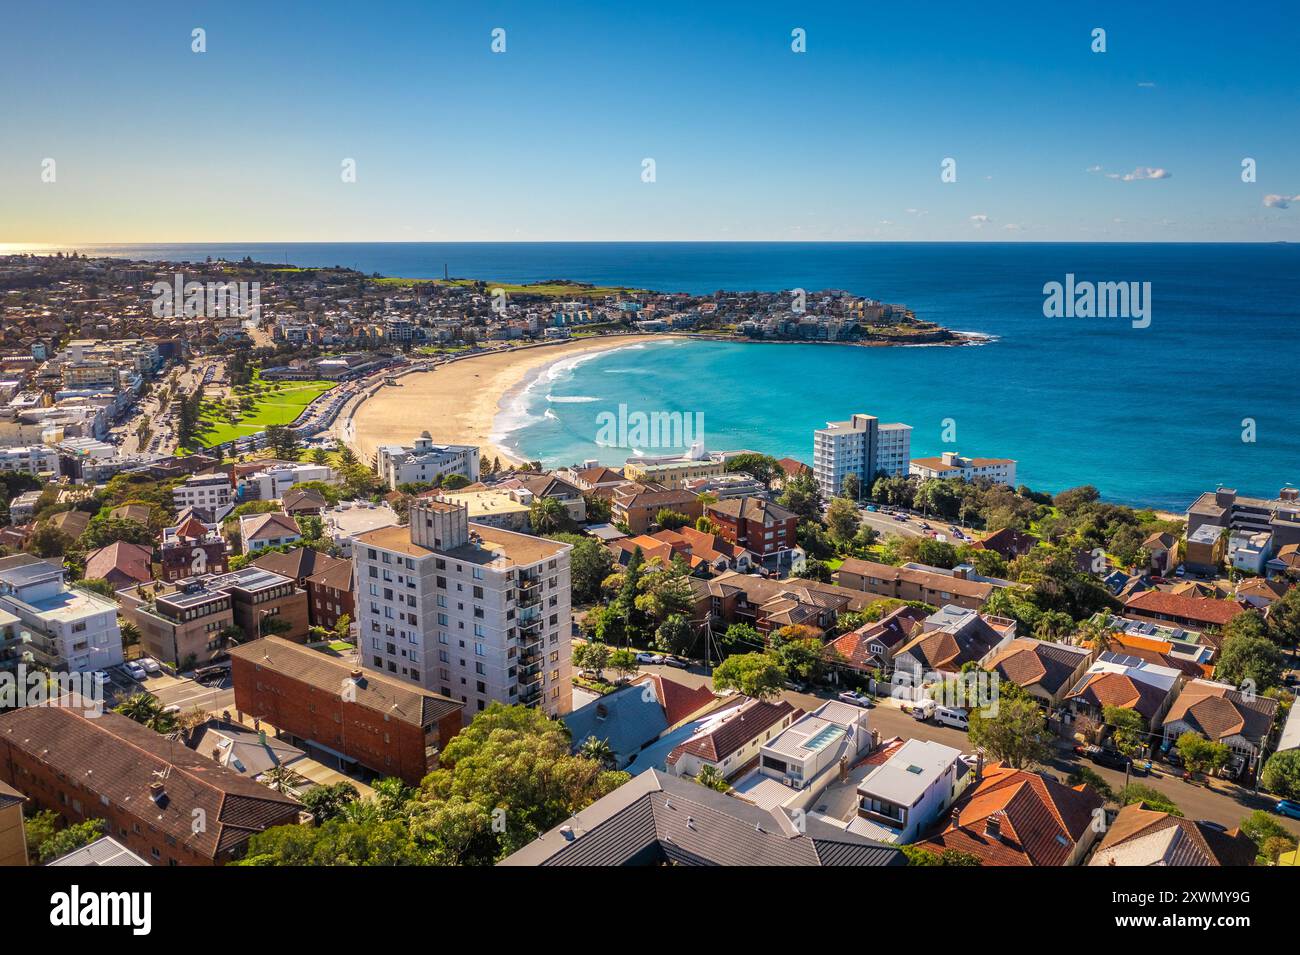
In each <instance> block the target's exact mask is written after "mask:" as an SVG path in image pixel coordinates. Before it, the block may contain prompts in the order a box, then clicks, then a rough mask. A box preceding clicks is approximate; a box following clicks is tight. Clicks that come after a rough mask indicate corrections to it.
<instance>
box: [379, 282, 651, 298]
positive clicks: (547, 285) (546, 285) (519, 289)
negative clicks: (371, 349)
mask: <svg viewBox="0 0 1300 955" xmlns="http://www.w3.org/2000/svg"><path fill="white" fill-rule="evenodd" d="M373 281H374V282H375V284H377V285H391V286H399V287H405V286H415V285H447V286H461V287H465V286H472V285H474V284H476V282H477V280H476V279H403V278H379V279H373ZM484 284H485V285H486V286H487V289H488V291H489V292H490V291H491V290H492V289H498V288H499V289H502V290H503V291H505V293H506V294H507V295H540V296H543V297H544V298H581V297H583V296H588V297H599V298H604V297H605V296H606V295H640V294H643V293H644V292H645V289H635V288H625V287H624V286H621V285H583V284H582V283H580V282H536V283H534V284H532V285H521V284H518V283H514V282H491V281H485V282H484Z"/></svg>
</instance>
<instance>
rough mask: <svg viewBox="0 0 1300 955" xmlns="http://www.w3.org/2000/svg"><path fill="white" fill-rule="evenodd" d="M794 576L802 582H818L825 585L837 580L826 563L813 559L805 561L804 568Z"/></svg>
mask: <svg viewBox="0 0 1300 955" xmlns="http://www.w3.org/2000/svg"><path fill="white" fill-rule="evenodd" d="M794 576H795V577H797V578H799V579H800V580H816V581H820V582H821V583H823V584H829V583H830V582H831V581H832V580H834V579H835V576H834V574H833V572H832V571H831V568H830V565H829V564H827V563H826V561H824V560H813V559H808V560H805V561H804V562H803V566H802V567H800V568H799V569H798V570H796V571H795V572H794Z"/></svg>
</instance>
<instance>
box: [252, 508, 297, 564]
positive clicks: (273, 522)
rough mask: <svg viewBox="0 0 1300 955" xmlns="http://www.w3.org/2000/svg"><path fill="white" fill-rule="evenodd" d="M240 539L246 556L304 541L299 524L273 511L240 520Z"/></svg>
mask: <svg viewBox="0 0 1300 955" xmlns="http://www.w3.org/2000/svg"><path fill="white" fill-rule="evenodd" d="M239 539H240V541H242V542H243V545H244V553H245V554H255V553H257V552H258V551H259V550H262V549H263V548H265V547H281V546H283V545H285V544H293V543H295V542H297V541H300V540H302V531H301V530H300V529H299V527H298V522H297V521H295V520H294V519H293V518H292V517H290V516H289V515H288V514H284V513H282V512H280V511H271V512H269V513H266V514H245V515H244V516H243V517H241V518H240V519H239Z"/></svg>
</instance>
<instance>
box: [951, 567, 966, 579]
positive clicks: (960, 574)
mask: <svg viewBox="0 0 1300 955" xmlns="http://www.w3.org/2000/svg"><path fill="white" fill-rule="evenodd" d="M952 576H953V578H954V579H956V580H969V579H970V568H969V567H967V566H966V565H965V564H958V565H957V566H956V567H954V568H953V569H952Z"/></svg>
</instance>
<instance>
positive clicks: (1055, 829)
mask: <svg viewBox="0 0 1300 955" xmlns="http://www.w3.org/2000/svg"><path fill="white" fill-rule="evenodd" d="M1101 805H1102V801H1101V797H1099V796H1097V795H1096V794H1095V793H1094V792H1092V791H1091V790H1089V789H1086V788H1084V787H1080V788H1078V789H1071V788H1069V787H1068V786H1065V785H1063V784H1061V783H1059V782H1057V781H1055V780H1053V779H1049V778H1047V777H1046V776H1042V775H1039V774H1038V773H1031V772H1027V771H1025V770H1020V769H1011V768H1010V767H1008V766H1004V765H1002V764H1001V763H994V764H993V765H992V766H989V767H987V768H986V770H985V773H984V778H983V779H981V780H980V781H979V782H978V783H977V784H976V785H975V786H974V787H973V788H972V789H971V790H970V791H969V792H968V793H967V794H966V796H965V797H964V798H963V799H962V801H961V802H959V803H958V804H957V806H955V807H954V809H953V810H952V812H951V814H950V816H949V823H948V825H947V827H946V828H945V829H944V830H943V831H942V832H941V833H939V834H938V835H937V836H935V837H933V838H932V839H929V840H927V841H924V842H921V843H919V846H920V847H921V848H923V849H928V850H930V851H932V852H942V851H943V850H944V849H957V850H959V851H961V852H969V853H972V854H973V855H977V856H979V857H980V858H981V859H982V860H983V863H984V865H1033V866H1061V865H1065V864H1066V862H1067V861H1068V860H1069V857H1070V855H1071V853H1072V852H1073V851H1074V849H1075V846H1076V845H1077V844H1078V842H1079V840H1080V839H1081V838H1083V837H1084V836H1085V834H1086V833H1087V832H1088V831H1089V826H1090V824H1091V823H1092V818H1093V810H1095V809H1098V808H1100V807H1101ZM990 818H992V819H993V820H995V826H996V834H993V833H991V832H990V831H989V829H990V827H989V825H988V821H989V819H990Z"/></svg>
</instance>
